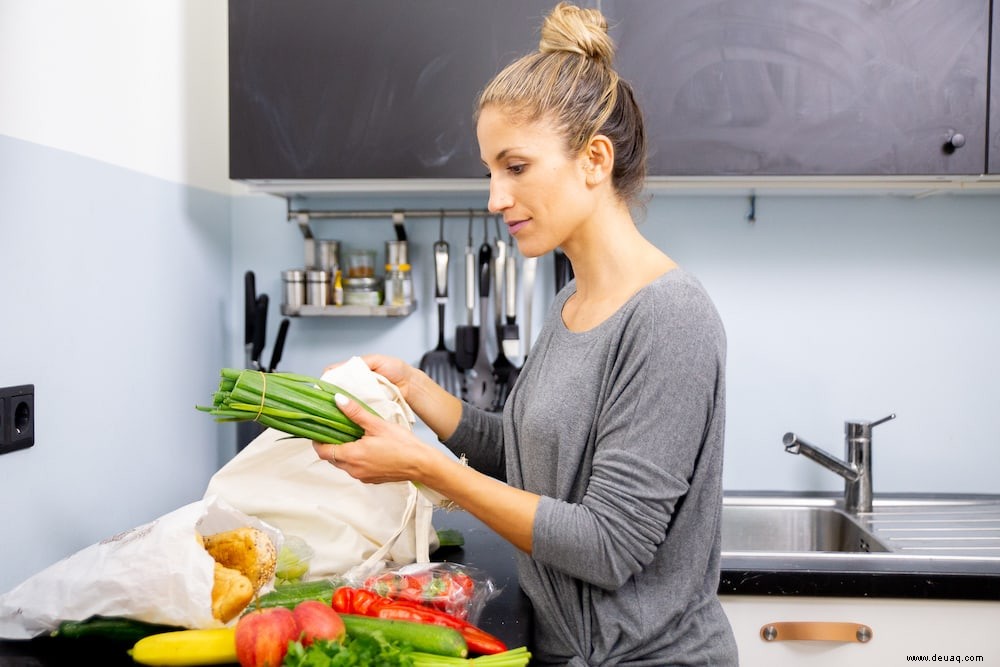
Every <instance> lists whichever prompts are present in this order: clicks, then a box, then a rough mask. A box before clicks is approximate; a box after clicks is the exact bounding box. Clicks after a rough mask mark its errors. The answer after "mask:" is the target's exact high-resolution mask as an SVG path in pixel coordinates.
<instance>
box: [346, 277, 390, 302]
mask: <svg viewBox="0 0 1000 667" xmlns="http://www.w3.org/2000/svg"><path fill="white" fill-rule="evenodd" d="M381 304H382V292H381V291H380V290H379V280H378V279H377V278H347V279H346V280H344V305H345V306H378V305H381Z"/></svg>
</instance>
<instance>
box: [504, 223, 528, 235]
mask: <svg viewBox="0 0 1000 667" xmlns="http://www.w3.org/2000/svg"><path fill="white" fill-rule="evenodd" d="M528 222H529V221H528V220H515V221H514V222H508V223H507V231H509V232H510V233H511V235H515V234H517V232H518V230H519V229H521V228H522V227H524V226H525V225H526V224H528Z"/></svg>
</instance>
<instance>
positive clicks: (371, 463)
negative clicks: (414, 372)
mask: <svg viewBox="0 0 1000 667" xmlns="http://www.w3.org/2000/svg"><path fill="white" fill-rule="evenodd" d="M399 363H400V364H402V362H399ZM404 365H405V364H404ZM372 370H375V369H374V368H373V369H372ZM335 400H336V402H337V407H338V408H340V410H341V411H342V412H343V413H344V414H345V415H346V416H347V417H348V419H350V420H351V421H353V422H354V423H355V424H357V425H358V426H360V427H361V428H363V429H364V430H365V434H364V435H363V436H362V437H361V438H359V439H358V440H355V441H354V442H346V443H344V444H342V445H329V444H325V443H320V442H313V449H315V450H316V454H317V455H318V456H319V457H320V458H321V459H325V460H327V461H329V462H330V463H332V464H333V465H335V466H337V467H338V468H340V469H341V470H343V471H345V472H346V473H347V474H349V475H351V476H352V477H355V478H357V479H359V480H361V481H362V482H367V483H372V484H375V483H382V482H403V481H411V482H420V481H422V478H423V467H422V466H425V465H428V464H429V462H430V461H431V460H432V457H434V456H440V457H442V458H444V454H443V453H441V452H439V451H437V450H435V449H434V448H433V447H431V446H430V445H427V444H426V443H424V442H421V441H420V439H419V438H417V436H415V435H414V434H413V433H412V432H411V431H410V430H408V429H406V428H404V427H402V426H400V425H399V424H394V423H392V422H389V421H386V420H385V419H382V418H381V417H379V416H377V415H373V414H372V413H370V412H368V411H367V410H365V409H364V408H362V407H361V406H360V405H358V404H357V403H355V402H354V401H352V400H350V399H349V398H347V397H346V396H344V395H343V394H337V395H336V397H335Z"/></svg>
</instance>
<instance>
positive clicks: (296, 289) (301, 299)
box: [281, 269, 306, 308]
mask: <svg viewBox="0 0 1000 667" xmlns="http://www.w3.org/2000/svg"><path fill="white" fill-rule="evenodd" d="M281 282H282V284H283V285H284V304H285V305H286V306H288V307H289V308H301V307H302V304H304V303H305V301H306V272H305V271H303V270H302V269H288V270H287V271H282V272H281Z"/></svg>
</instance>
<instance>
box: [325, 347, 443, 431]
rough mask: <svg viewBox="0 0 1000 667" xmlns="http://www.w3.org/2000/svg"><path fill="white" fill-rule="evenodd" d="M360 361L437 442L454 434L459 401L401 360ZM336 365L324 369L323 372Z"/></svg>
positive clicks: (376, 358) (372, 357)
mask: <svg viewBox="0 0 1000 667" xmlns="http://www.w3.org/2000/svg"><path fill="white" fill-rule="evenodd" d="M361 360H362V361H364V362H365V363H366V364H367V365H368V368H370V369H371V370H372V371H373V372H375V373H378V374H379V375H381V376H382V377H384V378H385V379H386V380H388V381H389V382H391V383H392V384H394V385H395V386H396V388H397V389H398V390H399V393H400V394H402V396H403V400H405V401H406V403H407V405H409V406H410V408H412V409H413V411H414V412H416V413H417V415H418V416H419V417H420V419H421V420H422V421H423V422H424V424H426V425H427V426H428V427H429V428H430V429H431V430H432V431H434V433H435V435H437V436H438V438H439V439H441V440H442V441H443V440H447V439H448V437H449V436H451V434H452V433H454V431H455V428H456V427H457V426H458V422H459V420H460V419H461V417H462V402H461V401H460V400H459V399H458V398H456V397H454V396H452V395H451V394H449V393H448V392H447V391H445V390H444V389H443V388H442V387H441V386H440V385H438V384H437V383H436V382H434V380H432V379H430V377H428V375H427V374H426V373H424V372H423V371H421V370H419V369H417V368H414V367H413V366H411V365H410V364H408V363H406V362H405V361H403V360H402V359H397V358H396V357H390V356H387V355H384V354H365V355H362V356H361ZM339 365H340V364H334V365H332V366H327V368H326V370H327V371H328V370H330V369H332V368H336V367H337V366H339ZM414 439H416V438H414ZM418 442H419V441H418Z"/></svg>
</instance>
